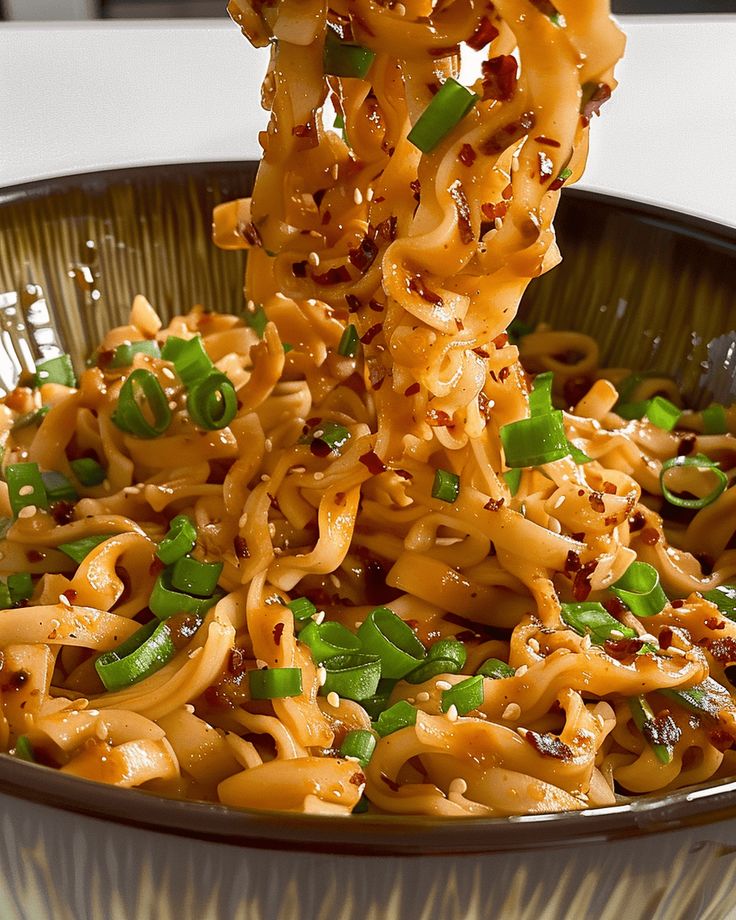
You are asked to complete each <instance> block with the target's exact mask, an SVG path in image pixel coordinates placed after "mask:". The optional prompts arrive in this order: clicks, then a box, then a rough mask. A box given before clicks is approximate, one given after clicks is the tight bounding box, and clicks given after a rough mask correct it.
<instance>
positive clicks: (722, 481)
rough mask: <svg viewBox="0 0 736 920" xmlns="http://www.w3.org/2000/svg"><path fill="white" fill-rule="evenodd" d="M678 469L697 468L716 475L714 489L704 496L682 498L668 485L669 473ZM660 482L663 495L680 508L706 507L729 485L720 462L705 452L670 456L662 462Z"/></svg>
mask: <svg viewBox="0 0 736 920" xmlns="http://www.w3.org/2000/svg"><path fill="white" fill-rule="evenodd" d="M676 469H696V470H703V471H704V472H707V473H709V474H712V475H713V476H715V479H716V484H715V486H714V487H713V489H712V490H711V491H710V492H708V494H707V495H704V496H703V497H702V498H682V497H681V496H679V495H675V493H674V492H671V491H670V489H669V488H668V486H667V473H668V472H669V471H670V470H676ZM659 484H660V486H661V488H662V495H664V497H665V498H666V499H667V501H668V502H669V503H670V504H671V505H677V507H678V508H697V509H700V508H705V507H706V506H707V505H711V504H713V502H714V501H715V500H716V499H717V498H718V496H719V495H720V494H721V493H722V492H723V491H725V489H726V487H727V486H728V476H726V474H725V473H724V472H723V470H722V469H721V468H720V467H719V466H718V464H717V463H716V462H715V461H714V460H711V459H710V458H709V457H706V456H705V454H695V455H694V456H692V457H670V459H669V460H665V462H664V463H663V464H662V472H661V473H660V474H659Z"/></svg>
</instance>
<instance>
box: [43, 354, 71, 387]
mask: <svg viewBox="0 0 736 920" xmlns="http://www.w3.org/2000/svg"><path fill="white" fill-rule="evenodd" d="M44 383H60V384H62V386H65V387H75V386H76V385H77V377H76V374H75V373H74V366H73V365H72V359H71V357H70V356H69V355H57V357H55V358H47V359H46V360H45V361H39V362H38V364H37V365H36V376H35V378H34V384H35V386H37V387H40V386H43V384H44Z"/></svg>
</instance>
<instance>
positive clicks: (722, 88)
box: [0, 15, 736, 225]
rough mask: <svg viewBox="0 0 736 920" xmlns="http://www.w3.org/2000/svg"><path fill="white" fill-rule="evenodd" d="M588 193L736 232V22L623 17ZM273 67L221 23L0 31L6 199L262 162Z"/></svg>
mask: <svg viewBox="0 0 736 920" xmlns="http://www.w3.org/2000/svg"><path fill="white" fill-rule="evenodd" d="M622 24H623V26H624V29H625V31H626V32H627V34H628V46H627V52H626V57H625V59H624V60H623V62H622V63H621V64H620V66H619V70H618V77H619V80H620V87H619V89H618V90H617V91H616V93H615V94H614V98H613V99H612V100H611V102H610V103H607V104H606V105H605V106H604V108H603V114H602V117H601V118H600V119H594V123H593V126H592V139H591V154H590V161H589V166H588V170H587V173H586V175H585V178H584V181H583V182H582V183H581V185H582V186H583V187H587V188H593V189H597V190H600V191H606V192H610V193H613V194H618V195H625V196H627V197H630V198H635V199H638V200H643V201H653V202H658V203H662V204H665V205H668V206H671V207H675V208H680V209H682V210H684V211H688V212H690V213H695V214H701V215H704V216H706V217H710V218H712V219H715V220H719V221H722V222H724V223H728V224H731V225H736V168H735V167H734V161H733V150H734V147H735V142H736V119H734V116H733V103H732V94H731V84H732V82H733V77H734V64H733V62H734V60H736V15H730V16H729V15H723V16H677V17H676V16H669V17H648V16H630V17H622ZM265 66H266V58H265V53H264V52H263V51H254V50H253V49H252V48H251V47H250V46H249V44H248V43H247V41H246V40H245V39H244V38H243V37H242V36H241V34H240V32H239V31H238V29H237V28H236V27H235V26H234V25H233V24H232V23H230V22H229V20H228V19H227V18H226V17H225V16H223V18H222V19H221V20H198V21H197V20H195V21H192V20H178V21H177V20H174V21H169V22H155V21H153V22H147V23H143V22H99V23H74V24H72V23H56V24H44V25H38V24H35V25H30V24H29V25H21V24H18V25H13V24H3V25H0V86H2V87H3V91H2V93H0V186H3V185H9V184H13V183H18V182H25V181H28V180H31V179H35V178H39V177H43V176H50V175H61V174H64V173H71V172H84V171H87V170H94V169H104V168H109V167H114V166H125V165H138V164H148V163H165V162H182V161H187V160H221V159H239V158H241V159H248V158H254V157H258V154H259V147H258V143H257V132H258V130H259V129H260V128H262V127H263V126H264V123H265V113H264V112H263V111H262V110H261V108H260V105H259V86H260V81H261V77H262V75H263V71H264V69H265Z"/></svg>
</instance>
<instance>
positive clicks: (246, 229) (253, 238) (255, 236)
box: [199, 220, 263, 326]
mask: <svg viewBox="0 0 736 920" xmlns="http://www.w3.org/2000/svg"><path fill="white" fill-rule="evenodd" d="M238 234H239V235H240V236H241V237H242V238H243V239H244V240H245V242H246V243H248V244H249V245H250V246H263V240H262V239H261V234H260V232H259V230H258V227H256V225H255V224H254V223H253V221H252V220H249V221H247V222H245V223H242V224H238ZM209 322H211V319H210V318H209V317H208V318H207V319H205V317H204V316H202V317H201V318H200V320H199V325H200V326H201V325H203V324H206V323H209Z"/></svg>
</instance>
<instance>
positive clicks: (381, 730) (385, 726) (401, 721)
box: [374, 700, 417, 738]
mask: <svg viewBox="0 0 736 920" xmlns="http://www.w3.org/2000/svg"><path fill="white" fill-rule="evenodd" d="M416 721H417V710H416V709H415V708H414V707H413V706H412V705H411V704H409V703H407V702H406V700H399V702H398V703H394V705H393V706H390V707H389V708H388V709H384V711H383V712H382V713H381V714H380V715H379V716H378V719H377V720H376V722H375V724H374V728H375V729H376V731H377V732H378V734H379V735H380V736H381V737H382V738H385V737H386V735H392V734H393V733H394V732H397V731H399V730H400V729H402V728H408V726H410V725H414V724H416Z"/></svg>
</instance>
